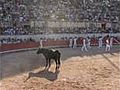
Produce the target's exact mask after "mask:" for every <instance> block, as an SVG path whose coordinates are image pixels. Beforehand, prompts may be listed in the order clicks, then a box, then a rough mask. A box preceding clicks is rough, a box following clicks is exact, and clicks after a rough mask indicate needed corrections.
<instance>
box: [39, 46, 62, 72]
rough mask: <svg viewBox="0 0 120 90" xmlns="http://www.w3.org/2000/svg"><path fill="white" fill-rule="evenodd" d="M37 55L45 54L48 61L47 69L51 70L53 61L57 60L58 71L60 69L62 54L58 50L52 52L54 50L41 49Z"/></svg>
mask: <svg viewBox="0 0 120 90" xmlns="http://www.w3.org/2000/svg"><path fill="white" fill-rule="evenodd" d="M37 54H43V55H44V56H45V59H46V66H45V69H49V68H50V66H51V59H54V60H55V63H56V70H57V69H59V67H60V57H61V53H60V52H59V51H58V50H55V51H54V50H52V49H45V48H39V49H38V50H37Z"/></svg>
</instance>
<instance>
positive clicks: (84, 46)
mask: <svg viewBox="0 0 120 90" xmlns="http://www.w3.org/2000/svg"><path fill="white" fill-rule="evenodd" d="M84 49H85V51H88V50H87V47H86V39H85V38H83V46H82V48H81V50H82V51H83V50H84Z"/></svg>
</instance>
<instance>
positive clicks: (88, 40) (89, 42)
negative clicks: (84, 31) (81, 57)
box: [87, 37, 91, 48]
mask: <svg viewBox="0 0 120 90" xmlns="http://www.w3.org/2000/svg"><path fill="white" fill-rule="evenodd" d="M90 44H91V39H90V37H87V46H88V48H91V46H90Z"/></svg>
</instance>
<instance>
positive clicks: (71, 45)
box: [69, 37, 73, 48]
mask: <svg viewBox="0 0 120 90" xmlns="http://www.w3.org/2000/svg"><path fill="white" fill-rule="evenodd" d="M69 47H70V48H72V47H73V38H72V37H70V39H69Z"/></svg>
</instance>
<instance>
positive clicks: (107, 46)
mask: <svg viewBox="0 0 120 90" xmlns="http://www.w3.org/2000/svg"><path fill="white" fill-rule="evenodd" d="M105 51H110V42H109V38H108V39H106V47H105Z"/></svg>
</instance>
